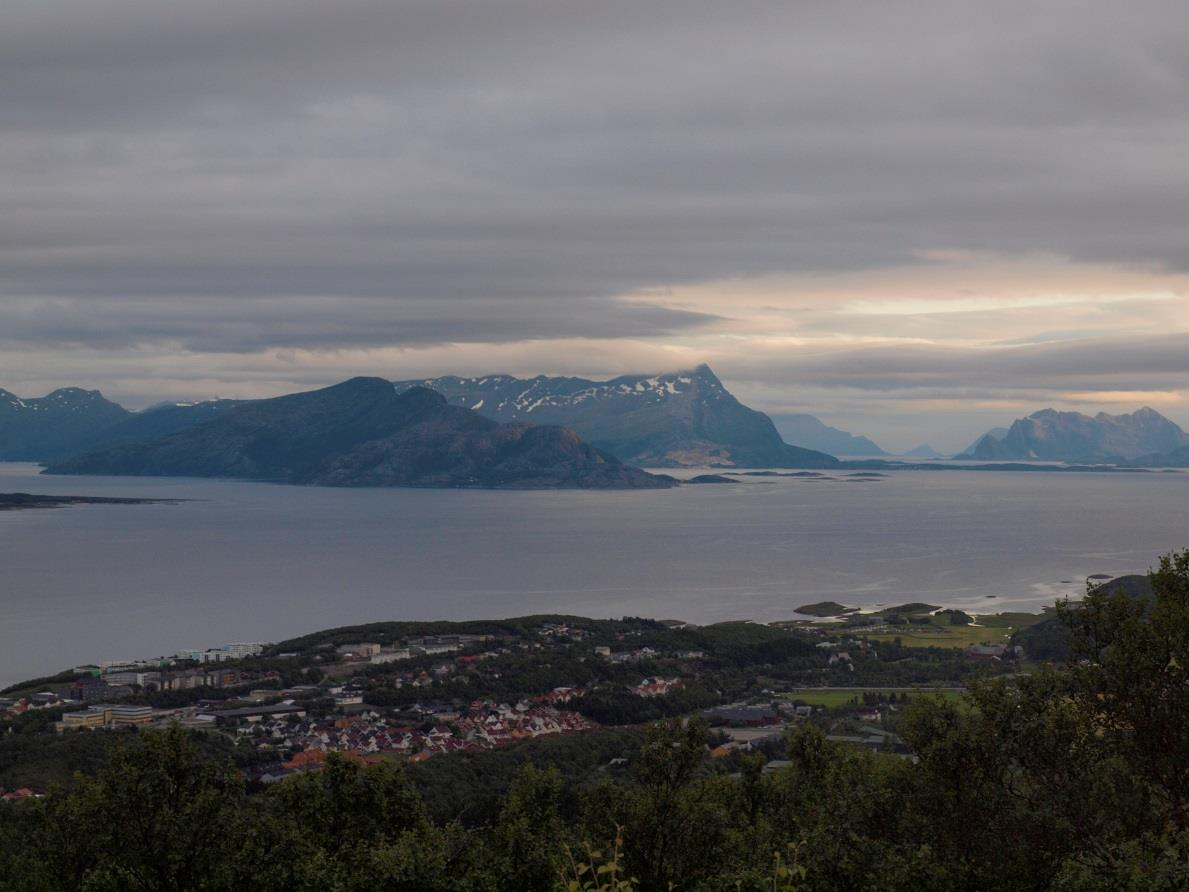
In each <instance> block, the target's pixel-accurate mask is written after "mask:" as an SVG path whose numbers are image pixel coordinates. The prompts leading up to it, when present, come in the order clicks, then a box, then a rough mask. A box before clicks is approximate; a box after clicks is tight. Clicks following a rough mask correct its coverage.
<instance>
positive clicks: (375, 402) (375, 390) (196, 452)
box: [47, 378, 676, 489]
mask: <svg viewBox="0 0 1189 892" xmlns="http://www.w3.org/2000/svg"><path fill="white" fill-rule="evenodd" d="M47 473H50V474H106V475H130V476H170V477H172V476H177V477H229V478H245V479H251V480H267V481H274V482H279V483H299V484H312V485H321V486H415V487H438V488H487V489H560V488H569V489H664V488H667V487H670V486H675V485H676V481H675V480H673V479H672V478H670V477H662V476H658V475H654V474H649V473H647V472H645V471H642V470H640V469H639V468H636V467H632V466H631V465H626V464H623V463H622V462H620V461H619V460H618V459H617V458H615V457H614V456H611V455H608V454H606V453H604V452H603V451H601V450H599V449H596V448H595V447H593V446H591V445H589V444H588V443H586V442H584V441H583V440H581V439H580V438H579V437H578V435H577V434H575V433H574V432H573V431H572V430H568V429H566V428H563V427H555V426H552V425H541V426H533V425H527V424H506V425H505V424H500V423H499V422H496V421H492V420H491V419H488V418H484V417H483V416H481V415H479V414H478V413H476V412H474V411H472V410H470V409H464V408H461V407H459V406H451V405H449V404H448V403H447V401H446V399H445V397H443V396H442V395H441V394H439V393H435V392H434V391H432V390H430V389H428V388H425V387H414V388H409V389H406V390H403V391H399V392H398V390H397V388H394V387H393V385H392V384H391V383H389V382H388V381H385V380H383V379H382V378H352V379H351V380H349V381H344V382H343V383H341V384H336V385H334V386H332V387H326V388H323V389H321V390H314V391H309V392H306V393H295V394H290V395H288V396H282V397H276V398H273V399H267V400H256V401H254V402H249V403H242V404H239V405H235V406H232V407H230V408H227V409H225V410H222V411H220V412H218V413H217V414H216V415H215V416H214V417H212V418H209V419H208V420H205V421H203V422H202V423H200V424H197V425H195V426H193V427H189V428H185V429H182V430H178V431H176V432H174V433H170V434H167V435H165V436H162V437H157V438H153V439H149V440H142V441H135V442H131V443H124V444H120V445H115V446H111V447H108V448H105V449H99V450H96V451H93V452H89V453H84V454H83V455H79V456H75V457H74V458H70V459H65V460H63V461H61V462H57V463H53V464H51V465H50V466H49V468H47Z"/></svg>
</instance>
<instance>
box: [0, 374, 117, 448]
mask: <svg viewBox="0 0 1189 892" xmlns="http://www.w3.org/2000/svg"><path fill="white" fill-rule="evenodd" d="M131 415H132V413H131V412H129V411H128V410H127V409H125V408H124V407H123V406H119V405H117V404H116V403H113V402H111V401H109V400H106V399H104V398H103V394H101V393H100V392H99V391H98V390H83V389H82V388H81V387H63V388H61V389H59V390H55V391H54V392H53V393H50V394H49V395H47V396H43V397H38V398H35V399H21V398H20V397H18V396H16V395H15V394H13V393H9V392H8V391H7V390H0V461H42V460H44V459H46V458H51V457H58V456H62V455H66V454H68V453H70V452H71V451H72V450H73V449H74V448H75V446H76V444H78V443H80V442H83V441H85V440H86V439H87V438H89V437H93V436H97V435H98V434H100V433H101V432H102V431H105V430H107V429H109V428H111V427H113V426H115V425H117V424H119V423H120V422H122V421H124V420H126V419H127V418H129V417H131Z"/></svg>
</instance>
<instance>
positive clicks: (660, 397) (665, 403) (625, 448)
mask: <svg viewBox="0 0 1189 892" xmlns="http://www.w3.org/2000/svg"><path fill="white" fill-rule="evenodd" d="M394 383H395V386H396V387H397V389H398V390H407V389H409V388H412V387H418V386H420V387H429V388H432V389H433V390H435V391H437V392H438V393H441V394H442V395H443V396H444V397H445V398H446V400H447V401H448V402H449V403H450V405H452V406H460V407H465V408H468V409H473V410H474V411H476V412H478V413H480V414H481V415H484V416H486V417H487V418H490V419H492V420H495V421H502V422H514V421H531V422H533V423H537V424H559V425H564V426H565V427H568V428H572V429H573V430H574V431H576V432H577V433H578V435H579V436H581V437H583V438H584V439H585V440H587V441H589V442H590V443H591V444H592V445H593V446H596V447H597V448H599V449H602V450H603V451H605V452H608V453H610V454H611V455H614V456H615V457H617V458H618V459H620V460H621V461H625V462H630V463H631V464H635V465H644V466H648V467H682V466H685V467H699V466H711V467H782V468H825V467H834V466H836V465H837V464H838V462H837V459H835V458H834V457H833V456H831V455H826V454H825V453H822V452H817V451H815V450H812V449H803V448H800V447H797V446H790V445H789V444H787V443H785V442H784V441H783V440H782V439H781V437H780V434H779V433H778V432H777V430H776V427H775V426H774V425H773V423H772V420H771V419H770V418H769V417H768V416H767V415H765V414H763V413H762V412H757V411H755V410H754V409H749V408H748V407H747V406H744V405H743V404H742V403H740V402H739V401H738V400H737V399H735V397H734V396H732V395H731V394H730V393H729V392H728V391H727V389H726V388H725V387H723V385H722V382H721V381H719V379H718V377H717V376H716V375H715V374H714V372H712V371H711V370H710V367H709V366H706V365H700V366H698V367H697V368H695V369H692V370H690V371H681V372H671V373H667V374H658V375H624V376H622V377H619V378H614V379H612V380H610V381H591V380H588V379H585V378H566V377H558V378H550V377H546V376H544V375H538V376H537V377H535V378H528V379H525V378H516V377H513V376H511V375H484V376H480V377H476V378H460V377H456V376H453V375H451V376H446V377H441V378H427V379H421V380H417V381H397V382H394Z"/></svg>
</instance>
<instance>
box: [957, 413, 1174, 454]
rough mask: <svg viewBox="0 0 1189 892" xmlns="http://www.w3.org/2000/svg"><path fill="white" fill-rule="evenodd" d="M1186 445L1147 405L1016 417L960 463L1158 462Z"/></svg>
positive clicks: (987, 437)
mask: <svg viewBox="0 0 1189 892" xmlns="http://www.w3.org/2000/svg"><path fill="white" fill-rule="evenodd" d="M1185 446H1189V434H1186V433H1185V432H1184V431H1183V430H1181V428H1180V427H1178V426H1177V425H1176V424H1174V423H1173V422H1172V421H1169V420H1168V419H1167V418H1165V417H1164V416H1163V415H1161V414H1160V413H1159V412H1157V411H1156V410H1155V409H1152V408H1149V407H1147V406H1145V407H1144V408H1142V409H1139V410H1137V411H1135V412H1132V413H1130V414H1127V415H1108V414H1107V413H1105V412H1099V413H1098V414H1097V415H1095V416H1093V417H1091V416H1089V415H1084V414H1082V413H1081V412H1058V411H1057V410H1056V409H1042V410H1041V411H1039V412H1034V413H1032V414H1031V415H1029V416H1028V417H1027V418H1019V419H1017V420H1016V421H1015V422H1013V423H1012V425H1011V427H1010V428H1008V430H1007V433H1006V434H1003V435H1002V436H1001V437H998V436H995V434H994V433H988V434H985V435H983V436H982V437H981V438H980V439H979V440H978V442H976V443H975V444H974V448H973V449H971V450H970V451H969V452H966V453H963V454H962V455H959V456H957V457H958V458H963V459H978V460H982V461H1001V460H1018V459H1033V460H1035V459H1040V460H1045V461H1067V462H1109V463H1126V462H1130V461H1133V460H1136V459H1139V458H1140V457H1145V458H1147V459H1149V460H1151V461H1152V462H1153V463H1155V464H1159V459H1160V458H1161V457H1162V456H1164V455H1166V454H1170V453H1173V452H1174V451H1175V450H1179V449H1181V448H1182V447H1185Z"/></svg>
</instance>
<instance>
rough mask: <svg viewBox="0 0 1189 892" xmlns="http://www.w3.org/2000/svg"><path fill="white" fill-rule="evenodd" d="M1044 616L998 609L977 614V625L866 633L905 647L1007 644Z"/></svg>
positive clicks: (905, 628) (929, 626)
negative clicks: (986, 613) (990, 613)
mask: <svg viewBox="0 0 1189 892" xmlns="http://www.w3.org/2000/svg"><path fill="white" fill-rule="evenodd" d="M1042 619H1044V615H1043V614H1039V613H996V614H992V615H989V616H980V617H977V620H978V624H977V625H969V626H951V625H933V624H930V625H927V626H903V627H902V628H900V629H896V630H895V631H888V632H872V633H869V634H865V635H864V634H863V633H862V632H861V631H858V630H856V631H855V634H857V635H862V637H864V638H869V639H871V640H872V641H894V640H895V639H897V638H899V639H900V643H901V644H903V645H904V646H905V647H953V648H967V647H969V646H970V645H972V644H1007V642H1008V640H1009V639H1010V638H1011V636H1012V635H1013V634H1014V633H1015V632H1017V631H1018V630H1020V629H1023V628H1027V627H1028V626H1030V625H1032V624H1033V623H1037V622H1040V621H1041V620H1042Z"/></svg>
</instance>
